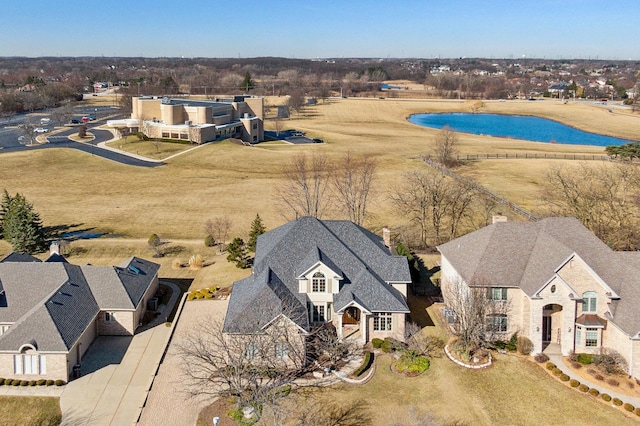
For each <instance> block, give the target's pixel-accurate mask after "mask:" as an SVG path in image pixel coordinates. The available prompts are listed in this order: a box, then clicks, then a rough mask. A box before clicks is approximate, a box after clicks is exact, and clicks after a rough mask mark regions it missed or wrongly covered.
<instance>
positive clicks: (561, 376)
mask: <svg viewBox="0 0 640 426" xmlns="http://www.w3.org/2000/svg"><path fill="white" fill-rule="evenodd" d="M570 378H571V377H569V376H568V375H567V374H561V375H560V380H562V381H563V382H568V381H569V379H570Z"/></svg>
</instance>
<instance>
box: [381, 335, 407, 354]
mask: <svg viewBox="0 0 640 426" xmlns="http://www.w3.org/2000/svg"><path fill="white" fill-rule="evenodd" d="M406 348H407V345H406V344H405V343H403V342H401V341H399V340H396V339H394V338H392V337H385V339H384V342H382V345H381V346H380V349H382V351H383V352H385V353H391V352H394V351H402V350H405V349H406Z"/></svg>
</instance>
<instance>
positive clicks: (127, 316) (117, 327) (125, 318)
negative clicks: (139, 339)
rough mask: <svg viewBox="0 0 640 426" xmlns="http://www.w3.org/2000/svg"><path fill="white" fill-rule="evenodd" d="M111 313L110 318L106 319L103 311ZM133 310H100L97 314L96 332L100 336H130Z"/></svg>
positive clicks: (132, 329) (132, 327) (132, 331)
mask: <svg viewBox="0 0 640 426" xmlns="http://www.w3.org/2000/svg"><path fill="white" fill-rule="evenodd" d="M106 312H110V313H111V314H112V320H111V321H106V319H105V313H106ZM134 314H135V313H134V311H110V310H104V311H100V313H99V314H98V319H97V321H98V334H99V335H100V336H132V335H133V333H134V331H135V327H134Z"/></svg>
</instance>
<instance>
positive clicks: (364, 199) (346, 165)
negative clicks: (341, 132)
mask: <svg viewBox="0 0 640 426" xmlns="http://www.w3.org/2000/svg"><path fill="white" fill-rule="evenodd" d="M375 172H376V161H375V159H374V158H373V157H370V156H366V155H364V156H360V157H355V156H354V155H352V154H351V152H347V153H346V154H345V155H344V157H343V158H342V161H340V162H339V163H338V164H337V166H336V170H335V172H334V175H333V179H332V182H333V186H334V188H335V191H336V192H337V195H338V196H337V197H336V200H337V201H338V203H339V204H340V207H342V210H343V211H344V212H346V213H347V217H348V219H349V220H350V221H352V222H354V223H355V224H357V225H362V224H363V223H364V220H365V219H366V217H367V206H368V203H369V200H370V197H371V183H372V182H373V179H374V177H375Z"/></svg>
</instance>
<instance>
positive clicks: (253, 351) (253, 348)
mask: <svg viewBox="0 0 640 426" xmlns="http://www.w3.org/2000/svg"><path fill="white" fill-rule="evenodd" d="M257 356H258V343H257V342H247V344H246V345H245V347H244V357H245V358H248V359H254V358H256V357H257Z"/></svg>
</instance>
